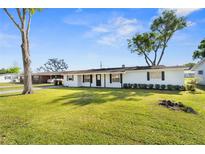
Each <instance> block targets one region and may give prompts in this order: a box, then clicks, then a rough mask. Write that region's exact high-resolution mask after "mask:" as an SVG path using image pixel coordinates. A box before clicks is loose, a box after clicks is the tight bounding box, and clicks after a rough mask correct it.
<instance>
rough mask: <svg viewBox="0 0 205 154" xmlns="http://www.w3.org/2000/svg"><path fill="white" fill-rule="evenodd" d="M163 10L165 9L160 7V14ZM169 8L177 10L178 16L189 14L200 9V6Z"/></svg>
mask: <svg viewBox="0 0 205 154" xmlns="http://www.w3.org/2000/svg"><path fill="white" fill-rule="evenodd" d="M166 9H168V8H166ZM163 10H165V9H159V10H158V12H159V14H161V13H162V11H163ZM168 10H175V11H176V14H177V15H178V16H188V15H190V14H191V13H193V12H196V11H199V10H200V8H169V9H168Z"/></svg>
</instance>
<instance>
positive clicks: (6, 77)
mask: <svg viewBox="0 0 205 154" xmlns="http://www.w3.org/2000/svg"><path fill="white" fill-rule="evenodd" d="M19 81H20V74H16V73H10V74H0V83H9V82H19Z"/></svg>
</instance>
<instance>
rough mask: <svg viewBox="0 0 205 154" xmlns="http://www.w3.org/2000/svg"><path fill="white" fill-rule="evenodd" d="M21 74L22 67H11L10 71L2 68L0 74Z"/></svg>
mask: <svg viewBox="0 0 205 154" xmlns="http://www.w3.org/2000/svg"><path fill="white" fill-rule="evenodd" d="M19 72H20V67H16V66H15V67H11V68H8V69H5V68H2V69H0V74H6V73H19Z"/></svg>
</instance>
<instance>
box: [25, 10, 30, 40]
mask: <svg viewBox="0 0 205 154" xmlns="http://www.w3.org/2000/svg"><path fill="white" fill-rule="evenodd" d="M30 25H31V13H30V12H29V16H28V25H27V29H26V35H27V37H28V34H29V30H30Z"/></svg>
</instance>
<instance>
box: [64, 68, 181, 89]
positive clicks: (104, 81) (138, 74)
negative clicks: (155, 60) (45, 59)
mask: <svg viewBox="0 0 205 154" xmlns="http://www.w3.org/2000/svg"><path fill="white" fill-rule="evenodd" d="M162 71H164V72H165V80H162V79H161V78H159V79H152V78H150V80H149V81H148V80H147V72H159V73H161V72H162ZM118 74H119V73H118ZM122 83H131V84H134V83H137V84H165V85H168V84H171V85H184V70H183V69H165V70H163V69H161V70H136V71H127V72H125V73H123V74H122ZM63 84H64V86H69V87H106V88H121V87H122V84H121V83H120V82H112V83H110V74H101V86H96V74H92V83H90V82H83V75H74V80H73V81H67V75H64V83H63Z"/></svg>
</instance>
